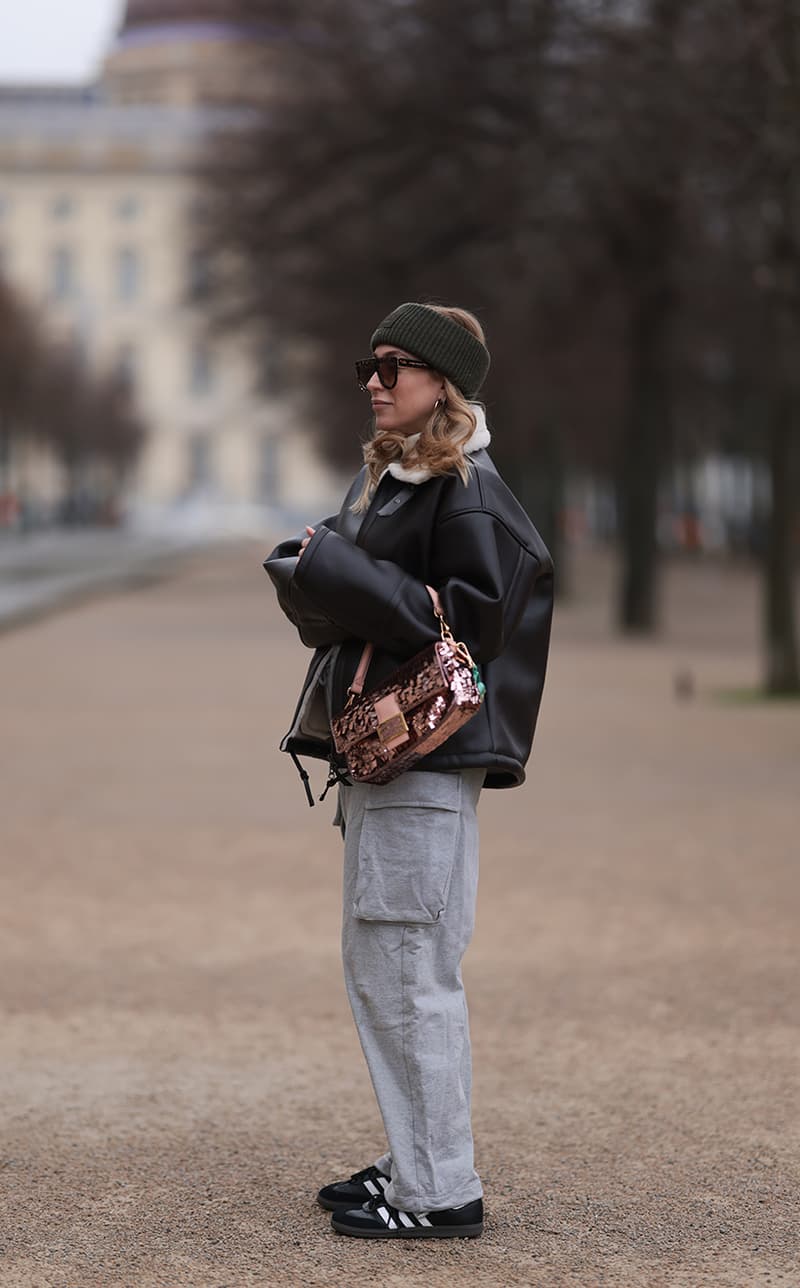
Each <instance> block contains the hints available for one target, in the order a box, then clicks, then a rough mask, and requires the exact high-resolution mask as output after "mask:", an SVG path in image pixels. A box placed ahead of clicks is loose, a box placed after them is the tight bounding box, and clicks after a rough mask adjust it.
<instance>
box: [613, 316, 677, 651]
mask: <svg viewBox="0 0 800 1288" xmlns="http://www.w3.org/2000/svg"><path fill="white" fill-rule="evenodd" d="M668 323H669V306H668V303H667V301H666V299H665V297H664V296H663V295H651V296H649V297H648V299H646V300H644V301H642V302H641V303H640V307H639V308H638V309H637V310H636V311H635V317H634V321H633V326H632V335H631V344H630V353H631V378H630V395H629V401H628V412H627V416H626V423H625V425H624V429H623V435H622V442H621V445H620V456H619V465H618V470H617V508H618V514H619V541H620V553H621V558H622V569H621V575H620V584H619V596H618V607H617V620H618V623H619V626H620V627H621V629H622V630H623V631H625V632H626V633H629V634H651V633H652V632H653V631H654V629H655V626H656V605H657V579H658V549H657V541H656V528H657V522H658V483H659V472H660V461H661V453H662V450H663V447H664V443H665V441H666V438H667V436H668V432H669V423H670V419H669V391H668V388H667V382H666V379H665V368H664V353H665V337H666V332H667V329H668Z"/></svg>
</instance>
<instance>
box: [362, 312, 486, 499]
mask: <svg viewBox="0 0 800 1288" xmlns="http://www.w3.org/2000/svg"><path fill="white" fill-rule="evenodd" d="M428 307H429V308H431V309H433V310H434V312H436V313H441V314H442V316H443V317H446V318H449V319H450V321H451V322H457V323H458V325H459V326H463V327H464V328H465V329H466V330H467V331H470V332H471V333H472V334H473V335H474V336H477V338H478V339H479V340H480V342H481V344H485V343H486V336H485V335H484V333H483V327H482V326H481V324H480V322H479V321H478V319H477V318H476V317H475V315H474V314H473V313H469V312H468V311H467V310H466V309H457V308H450V307H448V306H446V305H444V304H430V305H428ZM476 424H477V421H476V419H475V413H474V412H473V411H472V409H471V407H470V405H469V401H468V399H466V398H465V397H464V395H463V394H462V392H461V390H460V389H457V388H456V386H455V385H454V384H453V382H452V381H451V380H448V379H447V378H445V381H444V399H443V401H442V403H441V405H440V406H438V407H435V408H434V410H433V412H432V414H431V417H430V419H429V420H428V423H427V425H426V426H425V427H424V429H423V430H422V432H421V434H420V436H419V438H418V439H417V441H416V443H415V444H414V446H413V447H412V448H411V449H410V450H409V451H408V452H405V453H404V450H403V449H404V447H405V445H406V441H407V437H408V436H407V435H406V434H402V433H400V431H399V430H389V429H387V430H383V431H381V430H378V429H375V430H374V432H373V434H372V437H371V438H370V439H368V440H367V442H366V443H365V444H364V464H365V465H366V467H367V475H366V478H365V480H364V486H363V488H362V489H361V493H360V495H359V497H358V499H357V500H356V501H355V502H354V503H353V505H352V507H351V509H352V510H353V513H354V514H361V513H362V512H363V511H364V510H366V509H367V507H368V506H369V503H370V500H371V499H372V494H373V492H374V491H375V488H376V487H377V486H378V480H379V479H380V477H381V475H382V474H383V472H384V471H385V469H386V468H387V466H388V465H391V463H392V461H399V460H402V462H403V466H404V468H408V469H425V470H428V471H429V472H430V473H431V474H434V475H439V474H452V473H456V474H458V476H459V478H460V479H461V481H462V483H464V484H465V485H466V483H467V481H468V479H469V458H468V456H467V455H466V453H465V451H464V445H465V444H466V443H467V442H468V441H469V439H470V438H471V437H472V435H473V433H474V432H475V426H476Z"/></svg>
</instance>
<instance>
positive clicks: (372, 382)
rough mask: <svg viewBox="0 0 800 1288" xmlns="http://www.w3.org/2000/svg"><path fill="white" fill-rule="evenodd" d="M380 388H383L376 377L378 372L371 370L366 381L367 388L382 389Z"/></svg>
mask: <svg viewBox="0 0 800 1288" xmlns="http://www.w3.org/2000/svg"><path fill="white" fill-rule="evenodd" d="M382 388H383V385H382V384H381V382H380V380H379V379H378V373H377V371H373V373H372V375H371V376H370V378H369V380H368V381H367V389H382Z"/></svg>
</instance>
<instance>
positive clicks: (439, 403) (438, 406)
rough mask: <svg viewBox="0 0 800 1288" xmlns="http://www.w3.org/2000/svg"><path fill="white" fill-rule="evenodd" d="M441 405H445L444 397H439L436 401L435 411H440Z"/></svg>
mask: <svg viewBox="0 0 800 1288" xmlns="http://www.w3.org/2000/svg"><path fill="white" fill-rule="evenodd" d="M440 407H444V398H437V399H436V402H435V403H434V404H433V410H434V411H438V410H439V408H440Z"/></svg>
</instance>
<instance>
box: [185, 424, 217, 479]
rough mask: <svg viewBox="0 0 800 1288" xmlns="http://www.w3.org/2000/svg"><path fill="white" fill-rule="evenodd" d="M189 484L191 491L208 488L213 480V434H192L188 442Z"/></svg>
mask: <svg viewBox="0 0 800 1288" xmlns="http://www.w3.org/2000/svg"><path fill="white" fill-rule="evenodd" d="M187 450H188V454H187V462H186V465H187V480H186V481H187V484H188V488H189V491H190V492H194V491H197V490H199V489H200V488H207V487H209V486H210V484H211V483H212V481H213V470H212V461H211V435H210V434H192V436H191V437H190V439H189V442H188V444H187Z"/></svg>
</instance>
